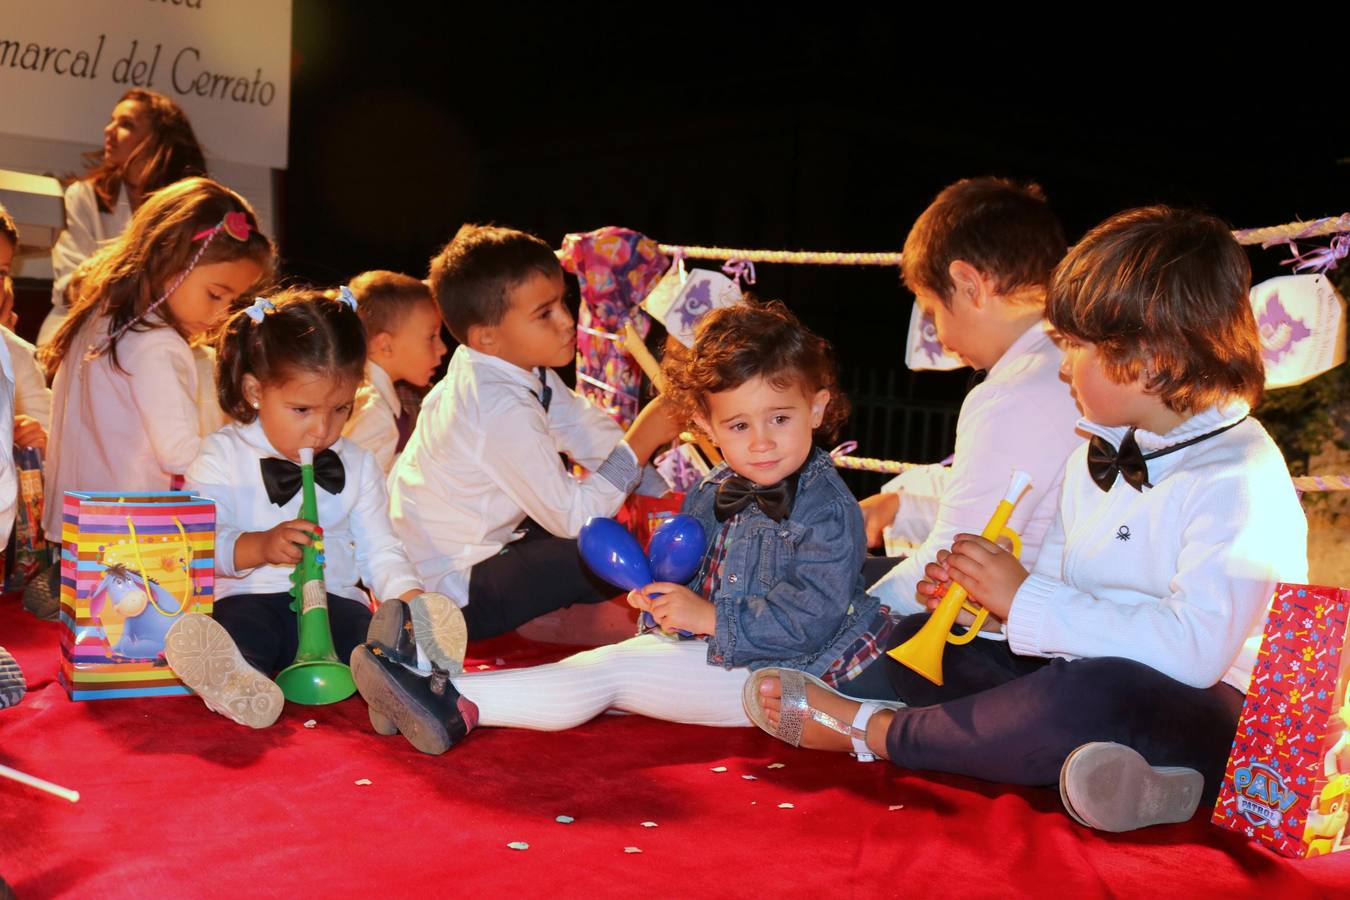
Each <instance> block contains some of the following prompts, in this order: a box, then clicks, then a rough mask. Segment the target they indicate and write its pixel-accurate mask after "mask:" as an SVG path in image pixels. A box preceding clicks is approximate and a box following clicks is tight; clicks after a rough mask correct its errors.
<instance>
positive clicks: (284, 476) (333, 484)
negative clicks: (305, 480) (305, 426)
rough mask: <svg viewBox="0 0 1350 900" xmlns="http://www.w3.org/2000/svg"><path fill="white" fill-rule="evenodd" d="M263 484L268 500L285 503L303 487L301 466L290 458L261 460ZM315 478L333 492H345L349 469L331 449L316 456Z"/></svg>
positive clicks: (280, 503) (329, 491)
mask: <svg viewBox="0 0 1350 900" xmlns="http://www.w3.org/2000/svg"><path fill="white" fill-rule="evenodd" d="M258 463H259V465H261V466H262V480H263V486H264V487H266V488H267V499H268V500H271V501H272V503H274V504H275V505H277V506H285V505H286V504H287V503H289V502H290V499H291V498H292V497H294V496H295V495H296V493H297V492H298V491H299V490H300V482H301V478H300V467H299V466H298V465H296V464H295V463H293V462H291V461H290V460H289V459H260V460H258ZM314 481H315V483H316V484H318V485H319V487H321V488H323V489H324V490H325V491H327V492H328V493H330V494H340V493H342V488H343V487H345V486H346V484H347V472H346V470H345V469H343V468H342V460H341V458H339V457H338V455H337V454H336V453H334V452H333V451H332V450H325V451H323V452H322V453H318V454H315V456H314Z"/></svg>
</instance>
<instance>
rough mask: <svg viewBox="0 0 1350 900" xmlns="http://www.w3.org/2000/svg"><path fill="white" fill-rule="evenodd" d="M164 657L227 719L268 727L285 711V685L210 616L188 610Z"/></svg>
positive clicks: (171, 631)
mask: <svg viewBox="0 0 1350 900" xmlns="http://www.w3.org/2000/svg"><path fill="white" fill-rule="evenodd" d="M164 658H165V659H166V660H167V661H168V663H169V668H170V669H173V673H174V674H175V675H177V676H178V677H179V678H180V679H181V680H182V682H183V684H185V685H187V686H188V688H190V689H191V690H192V692H193V693H195V694H196V695H197V696H198V697H201V698H202V702H203V703H205V704H206V706H207V708H208V709H211V710H213V711H215V712H218V713H220V714H221V715H222V716H225V717H226V718H227V719H233V720H234V721H236V722H238V723H239V724H240V725H247V726H248V727H250V728H266V727H267V726H269V725H271V724H272V723H273V722H275V721H276V720H277V717H278V716H280V715H281V709H282V707H283V705H284V704H285V698H284V697H282V695H281V688H279V687H277V684H276V682H274V681H273V680H272V679H270V678H268V677H267V676H266V675H264V674H263V673H261V672H259V671H258V670H257V669H255V668H253V667H252V666H250V665H249V664H248V662H247V661H246V660H245V659H244V657H243V655H241V654H240V652H239V648H238V647H236V646H235V643H234V639H233V638H231V637H230V633H229V632H228V631H226V630H225V627H224V626H223V625H221V624H220V623H219V622H217V621H216V620H215V619H213V618H211V617H210V616H207V615H203V614H201V613H188V614H187V615H185V616H183V617H182V618H181V619H179V620H178V621H177V622H175V623H174V625H173V627H172V628H170V629H169V633H168V634H167V635H166V636H165V638H164Z"/></svg>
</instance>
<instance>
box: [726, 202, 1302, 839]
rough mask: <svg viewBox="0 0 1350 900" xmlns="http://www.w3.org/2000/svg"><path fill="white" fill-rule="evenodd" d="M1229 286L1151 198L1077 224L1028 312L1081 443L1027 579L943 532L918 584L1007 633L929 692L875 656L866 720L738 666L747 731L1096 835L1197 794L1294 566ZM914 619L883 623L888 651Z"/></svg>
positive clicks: (1137, 822)
mask: <svg viewBox="0 0 1350 900" xmlns="http://www.w3.org/2000/svg"><path fill="white" fill-rule="evenodd" d="M1250 279H1251V272H1250V269H1249V267H1248V264H1247V258H1246V255H1245V253H1244V252H1243V250H1242V248H1241V247H1239V246H1238V244H1237V242H1236V241H1234V240H1233V236H1232V234H1231V233H1230V232H1229V231H1228V229H1227V227H1226V226H1225V225H1224V224H1223V223H1222V222H1220V221H1218V220H1217V219H1215V218H1213V217H1212V216H1208V215H1203V214H1200V213H1191V212H1180V211H1176V210H1172V209H1169V208H1166V207H1152V208H1148V209H1137V210H1132V211H1129V212H1125V213H1121V214H1119V215H1116V216H1113V217H1112V218H1110V219H1108V220H1107V221H1105V222H1104V223H1102V224H1101V225H1099V226H1097V227H1096V228H1095V229H1093V230H1092V231H1091V232H1089V233H1088V235H1087V236H1086V237H1084V238H1083V240H1082V241H1080V242H1079V243H1078V244H1077V245H1076V246H1075V247H1074V248H1073V249H1072V250H1070V251H1069V255H1068V256H1067V257H1066V258H1065V260H1064V261H1063V262H1062V263H1061V264H1060V266H1059V267H1058V268H1057V269H1056V271H1055V275H1054V277H1053V279H1052V280H1051V284H1050V291H1049V297H1048V302H1047V312H1048V315H1049V318H1050V321H1051V323H1052V324H1053V325H1054V326H1055V328H1056V329H1057V330H1058V332H1059V334H1060V335H1061V340H1062V342H1063V344H1064V346H1065V353H1066V356H1065V371H1066V374H1067V376H1068V378H1069V379H1070V381H1071V383H1072V385H1073V390H1074V394H1075V396H1076V397H1077V399H1078V403H1079V405H1080V406H1081V408H1082V411H1083V414H1084V419H1083V420H1082V422H1081V423H1080V424H1081V427H1082V428H1083V429H1084V430H1085V431H1087V432H1089V433H1090V434H1091V435H1092V436H1093V437H1092V441H1091V443H1090V444H1089V445H1085V446H1082V447H1080V448H1079V449H1078V450H1077V451H1076V452H1075V453H1074V454H1073V455H1072V456H1070V458H1069V462H1068V467H1067V469H1066V472H1065V476H1064V490H1063V493H1062V495H1061V497H1060V501H1059V515H1058V518H1057V520H1056V523H1055V525H1054V527H1053V528H1052V529H1051V531H1050V534H1049V536H1048V537H1047V539H1046V542H1045V545H1044V548H1043V550H1042V553H1041V555H1040V557H1039V558H1038V559H1037V561H1036V564H1035V567H1034V569H1033V570H1032V571H1031V572H1030V573H1028V572H1027V571H1026V569H1024V568H1023V567H1022V564H1021V563H1020V562H1019V561H1018V560H1017V559H1016V558H1015V557H1014V556H1013V555H1012V554H1011V553H1009V552H1007V551H1006V550H1004V549H1002V548H1001V547H999V546H997V545H996V544H993V543H990V542H989V541H987V540H985V539H984V538H982V537H979V536H978V535H972V534H961V535H958V536H957V540H956V542H955V543H954V544H953V546H952V549H951V551H950V553H947V552H944V553H942V554H941V555H940V556H939V558H938V561H937V562H935V563H932V564H930V565H929V566H928V567H927V570H926V573H927V576H928V579H929V580H928V581H926V582H924V583H922V584H921V585H920V586H919V593H920V594H921V595H922V596H923V598H925V599H926V601H927V605H928V606H929V607H930V608H931V607H934V606H935V605H936V603H937V600H936V599H935V598H936V596H937V594H938V592H939V589H940V586H942V585H945V584H946V583H947V582H949V581H950V580H952V579H955V580H956V581H958V582H960V584H961V585H962V586H963V587H965V588H966V590H967V591H968V592H969V594H970V597H971V598H972V599H974V600H975V601H977V602H978V603H980V604H981V605H983V606H984V607H985V608H986V609H987V610H989V612H990V614H991V618H995V617H996V618H997V619H998V620H1000V621H1001V622H1002V629H1003V631H1004V633H1005V634H1006V636H1007V641H1006V643H1002V642H995V641H974V642H972V643H970V644H967V645H965V646H960V647H949V648H948V649H947V650H946V653H945V659H944V662H943V668H944V669H945V676H946V677H945V683H944V684H943V685H940V686H939V685H934V684H932V683H930V682H929V681H927V680H925V679H924V678H923V677H922V676H919V675H917V674H915V673H914V672H911V671H910V670H909V669H907V668H904V667H903V666H901V665H900V664H899V663H896V662H894V661H893V660H891V659H889V658H888V657H885V658H883V662H882V665H884V666H886V667H887V670H888V674H889V678H890V681H891V684H892V688H893V697H894V698H895V699H898V700H901V701H903V702H904V703H906V704H908V705H909V708H906V709H900V710H881V711H878V712H876V713H875V714H871V713H870V712H869V711H868V710H866V709H865V708H864V709H860V707H859V705H858V704H857V703H855V702H854V701H851V700H848V699H846V698H843V697H840V696H838V695H837V694H835V693H833V692H832V691H831V690H829V688H828V687H827V686H824V685H820V684H819V683H818V682H815V681H814V680H813V679H812V678H811V677H810V674H809V673H807V674H803V673H800V672H791V671H788V670H785V669H784V670H764V671H761V672H757V673H756V678H755V679H752V680H751V681H750V682H749V683H748V684H747V686H746V693H745V702H746V709H747V711H748V712H749V714H750V715H751V717H752V718H754V719H755V722H756V724H758V725H760V727H762V728H764V729H765V730H766V731H768V732H769V733H770V734H774V735H776V736H778V737H780V738H782V739H783V740H785V741H788V742H789V743H793V744H797V743H800V744H802V745H804V746H808V747H818V748H822V749H838V750H842V749H848V748H849V747H850V745H853V746H855V747H857V746H861V745H864V744H865V746H866V748H867V749H869V750H870V751H871V752H873V753H875V754H877V755H879V756H884V757H885V758H887V759H889V760H891V761H892V762H893V763H895V764H896V765H899V766H903V767H904V768H908V769H930V770H934V771H940V772H954V773H958V774H963V775H971V776H974V777H978V778H985V779H989V780H991V781H1001V782H1005V783H1011V784H1029V785H1049V784H1054V783H1056V782H1058V784H1059V788H1060V795H1061V797H1062V799H1063V801H1064V805H1065V807H1066V808H1067V810H1068V811H1069V814H1070V815H1072V816H1073V817H1074V818H1075V819H1076V820H1078V821H1079V822H1082V823H1083V824H1086V825H1089V826H1091V827H1094V828H1098V829H1102V830H1106V831H1125V830H1129V829H1133V828H1140V827H1143V826H1146V825H1151V824H1156V823H1163V822H1177V821H1184V820H1186V819H1188V818H1190V817H1191V815H1192V814H1193V813H1194V812H1195V810H1196V807H1197V806H1198V804H1199V803H1200V802H1201V800H1202V798H1203V799H1208V800H1212V799H1213V798H1214V797H1215V796H1216V794H1217V792H1218V788H1219V783H1220V781H1221V779H1222V776H1223V772H1224V767H1225V764H1226V761H1227V758H1228V752H1229V748H1230V747H1231V745H1232V740H1233V734H1234V732H1235V730H1236V727H1237V720H1238V715H1239V713H1240V711H1241V709H1242V702H1243V696H1244V694H1245V692H1246V690H1247V687H1248V683H1249V681H1250V680H1251V670H1252V664H1253V661H1254V659H1255V657H1256V653H1257V649H1258V648H1259V646H1260V641H1261V635H1262V631H1263V628H1264V624H1265V617H1266V612H1267V610H1268V609H1269V604H1270V600H1271V596H1272V590H1273V587H1274V585H1275V583H1276V582H1277V581H1292V582H1302V581H1305V580H1306V578H1307V573H1308V566H1307V548H1306V544H1307V522H1306V520H1305V519H1304V516H1303V512H1302V510H1301V509H1300V508H1299V503H1298V498H1297V497H1296V496H1295V493H1294V489H1293V485H1292V484H1291V482H1290V479H1289V472H1288V469H1287V468H1286V466H1285V462H1284V459H1283V457H1282V456H1281V455H1280V451H1279V449H1278V448H1277V447H1276V446H1275V444H1274V442H1273V441H1272V440H1271V439H1270V436H1269V435H1267V434H1266V432H1265V430H1264V429H1263V428H1262V427H1261V425H1260V424H1259V423H1258V422H1257V421H1256V420H1254V419H1252V418H1250V417H1249V414H1250V411H1251V405H1252V404H1253V403H1255V402H1256V401H1257V400H1258V399H1259V398H1260V396H1261V390H1262V384H1263V381H1264V367H1263V364H1262V360H1261V342H1260V339H1259V336H1258V334H1257V330H1256V323H1255V320H1254V318H1253V315H1252V308H1251V304H1250V301H1249V300H1248V289H1249V287H1250ZM990 512H992V510H990ZM927 618H928V617H927V615H926V614H922V613H920V614H917V615H914V616H909V617H907V618H905V619H904V620H902V621H901V622H900V624H899V625H898V626H897V627H896V629H895V631H894V633H893V634H892V637H891V641H890V643H891V644H892V645H898V644H899V643H900V642H902V641H904V640H906V639H908V638H910V637H911V636H913V635H914V634H915V633H916V632H917V631H918V630H919V628H920V627H922V625H923V624H924V623H925V621H926V620H927ZM849 722H852V723H853V724H852V725H851V726H850V725H848V724H847V723H849Z"/></svg>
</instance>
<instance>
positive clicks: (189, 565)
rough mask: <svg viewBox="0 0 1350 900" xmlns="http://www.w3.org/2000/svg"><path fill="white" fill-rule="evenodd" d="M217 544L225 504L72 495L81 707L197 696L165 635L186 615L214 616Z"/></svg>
mask: <svg viewBox="0 0 1350 900" xmlns="http://www.w3.org/2000/svg"><path fill="white" fill-rule="evenodd" d="M215 537H216V507H215V504H214V503H213V502H211V501H210V500H206V499H204V498H202V497H198V496H197V495H196V494H195V493H193V492H185V491H169V492H166V493H162V494H139V495H124V494H115V493H93V492H83V491H79V492H77V491H71V492H68V493H67V494H66V495H65V498H64V507H63V512H62V535H61V624H62V626H63V629H62V632H61V657H62V659H61V682H62V684H64V685H65V687H66V692H67V693H68V694H70V697H71V699H72V700H104V699H112V698H117V697H151V696H155V697H157V696H165V695H172V694H186V693H188V690H187V688H185V687H183V685H182V683H181V682H179V680H178V679H177V678H176V677H174V674H173V672H171V671H170V670H169V668H168V666H167V665H166V664H165V661H164V636H165V634H167V633H168V630H169V628H170V627H172V625H173V624H174V623H175V622H177V621H178V619H179V617H181V616H182V615H183V614H184V613H188V612H203V613H209V612H210V611H211V600H212V595H213V591H214V586H215Z"/></svg>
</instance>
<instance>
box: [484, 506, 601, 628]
mask: <svg viewBox="0 0 1350 900" xmlns="http://www.w3.org/2000/svg"><path fill="white" fill-rule="evenodd" d="M521 528H523V529H525V536H524V537H522V538H520V539H519V540H516V541H512V542H511V543H509V544H507V545H506V546H505V547H503V548H502V551H501V552H500V553H498V554H497V555H496V556H492V557H489V558H488V559H485V560H483V561H482V562H480V563H479V564H478V565H476V566H474V567H473V571H472V572H471V573H470V574H469V604H468V606H465V607H464V623H465V624H466V625H467V626H468V629H469V640H471V641H478V640H482V639H483V638H490V637H496V636H497V635H499V634H506V633H507V632H508V631H514V630H516V629H517V628H519V627H520V626H521V625H524V624H525V623H526V622H528V621H530V620H531V619H534V618H537V617H539V616H542V615H544V613H550V612H553V611H554V610H555V609H562V608H563V607H566V606H571V605H572V604H573V603H602V602H604V601H605V600H608V599H609V598H610V597H614V596H616V595H618V594H620V593H623V592H622V591H621V590H620V589H619V588H616V587H613V586H611V585H607V584H605V583H604V582H603V581H601V580H600V579H598V578H596V577H595V576H594V575H592V574H591V572H590V570H589V569H587V568H586V564H585V563H583V562H582V561H581V554H580V553H578V552H577V542H576V541H575V540H571V539H570V538H560V537H556V536H554V535H552V534H549V533H548V532H547V531H546V530H544V528H542V527H541V526H539V525H538V524H536V523H535V522H533V521H531V520H530V519H526V520H525V521H524V522H523V523H521Z"/></svg>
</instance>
